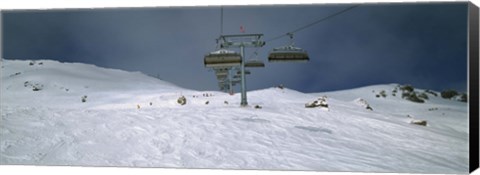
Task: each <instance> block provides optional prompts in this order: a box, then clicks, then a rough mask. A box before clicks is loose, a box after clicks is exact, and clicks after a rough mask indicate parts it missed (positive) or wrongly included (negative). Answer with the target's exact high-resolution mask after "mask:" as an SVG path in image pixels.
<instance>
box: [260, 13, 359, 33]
mask: <svg viewBox="0 0 480 175" xmlns="http://www.w3.org/2000/svg"><path fill="white" fill-rule="evenodd" d="M358 6H360V4H358V5H354V6H351V7H348V8H346V9H343V10H342V11H339V12H337V13H334V14H331V15H329V16H326V17H324V18H321V19H318V20H316V21H314V22H312V23H309V24H307V25H304V26H302V27H299V28H297V29H295V30H292V31H290V32H287V33H285V34H282V35H279V36H276V37H273V38H271V39H269V40H266V42H269V41H273V40H276V39H280V38H282V37H284V36H288V35H291V34H293V33H296V32H299V31H301V30H304V29H306V28H309V27H312V26H313V25H315V24H318V23H320V22H323V21H325V20H327V19H329V18H332V17H334V16H337V15H340V14H342V13H345V12H347V11H349V10H351V9H353V8H355V7H358Z"/></svg>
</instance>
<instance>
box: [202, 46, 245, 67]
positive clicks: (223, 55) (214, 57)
mask: <svg viewBox="0 0 480 175" xmlns="http://www.w3.org/2000/svg"><path fill="white" fill-rule="evenodd" d="M241 63H242V57H241V55H240V54H238V53H237V52H235V51H230V50H226V49H220V50H218V51H215V52H210V53H208V54H207V55H205V58H204V64H205V67H211V68H215V67H233V66H238V65H240V64H241Z"/></svg>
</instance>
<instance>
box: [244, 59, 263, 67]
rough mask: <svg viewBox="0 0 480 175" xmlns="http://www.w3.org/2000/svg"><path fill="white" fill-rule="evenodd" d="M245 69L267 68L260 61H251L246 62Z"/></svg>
mask: <svg viewBox="0 0 480 175" xmlns="http://www.w3.org/2000/svg"><path fill="white" fill-rule="evenodd" d="M245 67H265V63H263V62H262V61H260V60H249V61H246V62H245Z"/></svg>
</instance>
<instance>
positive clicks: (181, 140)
mask: <svg viewBox="0 0 480 175" xmlns="http://www.w3.org/2000/svg"><path fill="white" fill-rule="evenodd" d="M1 63H2V64H1V66H2V68H1V73H2V74H1V76H2V80H1V123H0V130H1V135H0V139H1V140H0V146H1V150H0V163H1V164H8V165H11V164H26V165H75V166H135V167H179V168H222V169H225V168H226V169H269V170H314V171H362V172H400V173H402V172H406V173H466V172H468V162H469V159H468V153H469V150H468V118H467V104H466V103H462V102H458V101H455V100H447V99H442V98H441V97H436V96H434V95H433V94H428V95H429V99H428V100H426V101H425V103H415V102H411V101H408V100H405V99H403V98H402V97H401V96H400V93H398V94H397V95H396V96H393V93H392V91H393V90H394V89H396V88H398V85H397V84H388V85H374V86H368V87H361V88H357V89H350V90H343V91H336V92H325V93H312V94H306V93H301V92H298V91H295V90H291V89H288V88H275V87H274V88H269V89H263V90H256V91H249V92H248V100H249V106H247V107H240V105H239V104H240V94H234V95H229V94H226V93H223V92H217V91H195V90H188V89H184V88H181V87H178V86H176V85H173V84H171V83H168V82H165V81H162V80H158V79H155V78H153V77H149V76H147V75H144V74H142V73H139V72H126V71H121V70H114V69H105V68H99V67H96V66H93V65H87V64H80V63H60V62H57V61H50V60H37V61H34V62H33V61H18V60H2V62H1ZM192 77H193V76H192ZM382 90H383V91H385V92H386V97H376V94H378V93H379V92H380V91H382ZM415 91H419V92H420V91H423V90H419V89H415ZM207 95H208V96H207ZM181 96H185V97H186V99H187V103H186V104H185V105H180V104H178V103H177V99H178V98H179V97H181ZM323 96H326V99H327V102H328V110H325V108H323V109H322V107H316V108H305V104H306V103H311V102H312V101H314V100H317V99H318V98H320V97H323ZM82 99H83V100H84V102H82ZM207 101H208V104H206V103H207ZM367 104H368V105H369V106H370V107H371V108H372V109H373V110H369V109H366V105H367ZM256 105H259V106H260V107H261V108H260V109H257V108H255V106H256ZM412 120H426V121H427V126H421V125H414V124H410V122H411V121H412Z"/></svg>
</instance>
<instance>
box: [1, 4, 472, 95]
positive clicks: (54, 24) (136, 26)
mask: <svg viewBox="0 0 480 175" xmlns="http://www.w3.org/2000/svg"><path fill="white" fill-rule="evenodd" d="M352 5H353V4H343V5H296V6H292V5H288V6H279V5H277V6H227V7H224V22H223V24H224V25H223V26H224V34H238V33H240V26H243V27H244V28H245V30H246V33H263V34H264V39H265V40H269V39H271V38H274V37H276V36H278V35H281V34H285V33H287V32H289V31H292V30H295V29H297V28H299V27H302V26H304V25H306V24H309V23H311V22H313V21H316V20H318V19H321V18H323V17H326V16H328V15H330V14H333V13H336V12H338V11H341V10H343V9H345V8H348V7H350V6H352ZM219 34H220V7H218V6H210V7H187V8H178V7H176V8H165V7H164V8H133V9H132V8H120V9H119V8H117V9H115V8H113V9H89V10H71V9H70V10H41V11H39V10H30V11H3V12H2V41H3V45H2V49H3V52H2V53H3V55H2V57H3V58H6V59H54V60H59V61H63V62H82V63H89V64H95V65H97V66H101V67H108V68H116V69H123V70H128V71H141V72H143V73H145V74H148V75H152V76H157V75H159V76H160V78H161V79H163V80H166V81H169V82H172V83H175V84H177V85H179V86H182V87H186V88H190V89H196V90H218V87H217V83H216V82H217V80H216V78H215V76H214V73H213V71H209V70H208V69H206V68H205V67H204V65H203V57H204V55H205V54H206V53H208V52H211V51H214V50H215V48H216V47H215V38H217V37H218V36H219ZM288 41H289V40H288V38H286V37H284V38H281V39H277V40H273V41H271V42H267V44H266V45H265V46H264V47H263V48H261V49H259V50H258V53H259V54H258V59H262V60H264V61H265V62H266V67H265V68H260V69H258V68H257V69H251V72H252V75H249V76H248V77H247V86H248V89H249V90H253V89H261V88H268V87H271V86H274V85H278V84H284V85H285V86H287V87H289V88H291V89H295V90H299V91H302V92H323V91H331V90H339V89H348V88H354V87H360V86H365V85H372V84H384V83H400V84H412V85H414V86H415V87H419V88H425V89H434V90H444V89H450V88H452V89H456V90H460V91H466V86H467V3H465V2H459V3H427V4H425V3H414V4H385V3H384V4H362V5H360V6H358V7H356V8H353V9H352V10H350V11H348V12H346V13H343V14H340V15H338V16H335V17H333V18H330V19H328V20H325V21H323V22H321V23H318V24H316V25H313V26H312V27H309V28H306V29H304V30H301V31H299V32H297V33H295V44H296V46H298V47H301V48H303V49H306V50H307V51H308V53H309V55H310V58H311V60H310V62H307V63H268V62H267V60H266V58H267V55H268V52H269V51H270V50H271V49H272V48H274V47H279V46H282V45H286V44H287V43H288ZM253 50H255V49H246V51H247V53H246V55H247V56H250V55H252V53H253ZM248 58H250V57H247V59H248ZM237 91H238V87H237Z"/></svg>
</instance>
